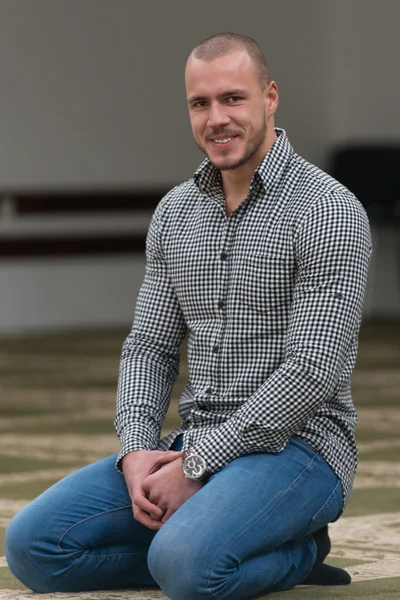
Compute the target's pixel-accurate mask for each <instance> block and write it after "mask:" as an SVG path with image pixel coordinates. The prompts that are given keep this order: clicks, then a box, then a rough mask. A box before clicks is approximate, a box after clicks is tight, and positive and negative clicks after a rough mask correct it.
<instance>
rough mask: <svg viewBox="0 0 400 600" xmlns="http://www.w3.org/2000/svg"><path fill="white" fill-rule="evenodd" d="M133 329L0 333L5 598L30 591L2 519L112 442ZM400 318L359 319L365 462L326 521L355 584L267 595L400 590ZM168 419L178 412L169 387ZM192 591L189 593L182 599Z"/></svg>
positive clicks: (335, 554)
mask: <svg viewBox="0 0 400 600" xmlns="http://www.w3.org/2000/svg"><path fill="white" fill-rule="evenodd" d="M127 333H128V331H122V330H112V331H77V332H74V331H73V332H60V333H57V334H47V335H31V336H8V337H3V338H0V375H1V377H0V398H1V400H0V432H1V435H0V600H5V599H7V600H19V599H21V600H22V598H29V597H32V594H31V593H30V592H29V591H27V590H26V588H24V587H23V586H22V585H21V584H20V583H19V582H18V581H17V580H16V579H15V578H14V577H13V576H12V575H11V573H10V572H9V570H8V568H7V566H6V565H5V560H4V544H3V539H4V531H5V527H6V525H7V523H8V521H9V520H10V518H11V517H12V516H13V515H14V514H15V512H17V511H18V510H19V509H20V508H22V506H24V504H26V503H27V502H29V501H30V500H31V499H33V498H34V497H35V496H37V495H38V494H40V493H41V492H42V491H43V490H45V489H47V488H48V487H49V486H50V485H52V484H53V483H54V482H55V481H58V480H59V479H60V478H61V477H63V476H64V475H66V474H67V473H69V472H71V471H72V470H74V469H77V468H79V467H81V466H83V465H85V464H87V463H89V462H92V461H94V460H97V459H99V458H102V457H103V456H104V455H106V454H109V453H112V452H116V451H117V450H118V440H117V438H116V436H115V434H114V430H113V426H112V421H113V417H114V411H115V391H116V383H117V376H118V363H119V355H120V351H121V345H122V342H123V340H124V338H125V336H126V334H127ZM399 365H400V322H398V321H397V322H395V321H381V322H368V323H367V322H366V323H364V324H363V327H362V330H361V335H360V346H359V355H358V362H357V366H356V370H355V373H354V377H353V396H354V400H355V404H356V407H357V409H358V412H359V427H358V442H359V447H360V466H359V470H358V474H357V478H356V484H355V488H354V492H353V495H352V498H351V501H350V504H349V506H348V508H347V509H346V511H345V514H344V516H343V517H342V518H341V519H339V521H338V522H337V523H335V524H333V525H332V526H331V527H330V531H331V537H332V541H333V549H332V552H331V555H330V557H329V560H328V562H330V563H331V564H336V565H338V566H343V567H346V568H348V569H349V571H350V572H351V574H352V577H353V583H352V585H351V586H346V587H343V588H313V587H298V588H295V589H293V590H289V591H287V592H280V593H277V594H271V595H269V596H268V598H270V599H271V600H275V599H276V600H278V599H280V598H282V599H284V598H286V599H288V600H306V599H307V600H313V599H314V598H315V599H317V598H318V599H319V600H320V599H321V600H324V599H336V598H338V599H339V598H349V599H350V598H351V599H354V598H363V599H364V600H389V599H393V600H395V599H396V600H397V599H398V598H400V435H399V432H400V369H399ZM186 378H187V365H186V361H185V356H184V350H183V354H182V368H181V374H180V377H179V380H178V382H177V384H176V386H175V390H174V395H173V400H172V402H171V408H170V411H169V413H168V416H167V420H166V423H165V431H168V430H170V429H172V428H173V427H174V426H175V423H176V422H177V405H176V399H177V397H178V395H179V393H180V391H181V390H182V389H183V387H184V385H185V382H186ZM163 597H164V596H162V594H161V593H160V592H156V591H154V592H152V591H151V592H134V591H126V592H101V593H100V592H92V593H91V594H75V595H70V594H56V595H55V594H53V595H44V596H38V598H41V599H43V600H44V599H45V598H60V599H62V598H82V599H83V598H86V599H87V600H97V599H98V600H100V599H102V600H111V599H112V600H119V599H121V600H122V599H125V598H126V599H129V600H136V599H139V598H140V599H141V600H145V599H150V598H154V599H155V598H163ZM188 600H190V599H188Z"/></svg>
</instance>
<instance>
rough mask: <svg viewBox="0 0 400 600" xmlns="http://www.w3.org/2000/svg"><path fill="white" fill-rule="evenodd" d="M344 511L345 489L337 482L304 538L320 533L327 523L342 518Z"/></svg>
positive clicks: (311, 522) (312, 520)
mask: <svg viewBox="0 0 400 600" xmlns="http://www.w3.org/2000/svg"><path fill="white" fill-rule="evenodd" d="M342 509H343V488H342V484H341V483H340V481H338V482H337V484H336V486H335V488H334V489H333V491H332V493H331V494H330V495H329V496H328V498H327V500H326V502H325V503H324V504H323V505H322V506H321V508H320V509H319V510H318V511H317V512H316V513H315V515H314V516H313V518H312V519H311V521H310V523H309V525H308V527H307V529H306V531H305V533H304V534H303V537H305V536H307V535H310V534H311V533H314V532H315V531H318V529H321V527H324V525H326V524H327V523H332V521H336V519H337V518H338V517H339V516H340V513H341V512H342Z"/></svg>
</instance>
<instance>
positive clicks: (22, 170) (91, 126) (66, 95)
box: [0, 0, 329, 189]
mask: <svg viewBox="0 0 400 600" xmlns="http://www.w3.org/2000/svg"><path fill="white" fill-rule="evenodd" d="M326 6H327V4H326V3H322V2H320V1H319V0H302V2H301V9H300V7H299V4H298V3H297V2H295V1H294V0H280V2H279V3H276V2H272V1H270V0H264V1H263V2H261V1H255V0H253V1H249V2H247V3H246V6H245V8H244V6H243V3H242V2H241V1H240V0H230V1H229V2H227V1H221V2H214V1H213V0H205V1H203V2H202V3H201V5H199V4H195V3H193V2H185V1H184V0H169V1H168V2H162V1H161V0H159V1H155V0H146V2H136V1H132V0H116V1H115V2H110V0H85V2H79V1H78V0H35V2H26V0H1V1H0V56H1V60H0V76H1V81H2V103H1V106H0V139H1V140H2V144H1V146H0V188H3V189H4V188H13V187H21V186H40V187H46V186H49V187H51V186H66V185H70V186H74V185H85V184H88V185H92V184H105V185H112V184H119V185H125V184H126V185H132V184H134V185H154V184H157V183H160V184H162V185H164V184H171V185H174V184H175V183H176V182H179V181H181V180H183V179H187V178H188V177H190V176H191V174H192V172H193V170H194V169H195V168H196V167H197V165H198V163H199V161H200V160H201V159H202V155H201V154H200V152H199V151H198V150H197V148H196V147H195V144H194V142H193V141H192V137H191V132H190V127H189V121H188V115H187V107H186V101H185V90H184V78H183V75H184V66H185V62H186V59H187V56H188V54H189V53H190V51H191V50H192V48H193V47H194V46H195V45H196V44H197V43H199V42H200V41H202V40H203V39H204V38H206V37H208V36H209V35H211V34H213V33H215V32H218V31H221V30H233V31H240V32H243V33H245V34H248V35H251V36H253V37H255V38H256V39H257V40H258V41H259V42H260V43H261V45H262V46H263V48H264V50H265V51H266V53H267V55H268V56H269V57H270V63H271V72H272V75H273V76H274V77H275V78H276V80H277V82H278V84H279V86H280V89H281V98H282V100H281V107H280V109H279V113H278V123H279V124H280V125H281V126H283V127H285V128H286V129H287V130H288V133H290V136H291V139H292V141H293V143H294V144H295V146H296V149H298V151H299V152H302V153H303V154H304V155H305V156H306V157H308V158H309V159H310V160H314V161H315V162H318V159H319V157H320V154H321V149H322V147H323V145H324V144H325V143H326V138H327V134H328V127H329V115H328V113H327V110H328V108H327V103H326V89H327V86H326V79H327V73H326V67H325V65H326V62H327V60H328V59H329V46H328V44H327V42H326V39H327V37H326V33H327V29H328V27H329V22H328V21H327V20H326V19H325V13H326ZM310 90H312V93H310Z"/></svg>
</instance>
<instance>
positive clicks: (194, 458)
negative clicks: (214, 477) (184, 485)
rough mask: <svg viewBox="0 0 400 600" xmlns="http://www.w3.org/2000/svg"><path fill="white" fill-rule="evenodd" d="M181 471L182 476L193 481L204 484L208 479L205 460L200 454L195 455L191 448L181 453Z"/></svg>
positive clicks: (208, 474)
mask: <svg viewBox="0 0 400 600" xmlns="http://www.w3.org/2000/svg"><path fill="white" fill-rule="evenodd" d="M182 469H183V474H184V476H185V477H186V478H187V479H192V480H193V481H201V482H203V483H205V482H206V481H207V479H208V478H209V477H210V473H209V472H208V471H207V463H206V461H205V459H204V458H203V457H202V456H200V454H197V452H196V450H194V449H193V448H189V450H185V451H184V452H183V454H182Z"/></svg>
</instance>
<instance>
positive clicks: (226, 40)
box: [189, 32, 269, 89]
mask: <svg viewBox="0 0 400 600" xmlns="http://www.w3.org/2000/svg"><path fill="white" fill-rule="evenodd" d="M237 50H244V51H245V52H247V54H248V55H249V56H250V58H251V60H252V61H253V63H254V65H255V67H256V69H257V71H258V73H259V78H260V84H261V87H262V88H263V89H264V88H265V86H266V85H267V84H268V83H269V73H268V63H267V59H266V58H265V56H264V53H263V51H262V49H261V46H260V45H259V44H258V43H257V42H256V41H255V40H253V39H252V38H250V37H247V36H246V35H240V34H238V33H228V32H226V33H217V34H215V35H212V36H211V37H209V38H207V39H206V40H204V42H202V43H201V44H199V45H198V46H196V48H195V49H194V50H193V51H192V53H191V55H190V56H193V57H194V58H197V59H198V60H202V61H204V62H211V61H212V60H214V59H216V58H220V57H221V56H226V55H227V54H230V53H231V52H235V51H237ZM189 58H190V57H189Z"/></svg>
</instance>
